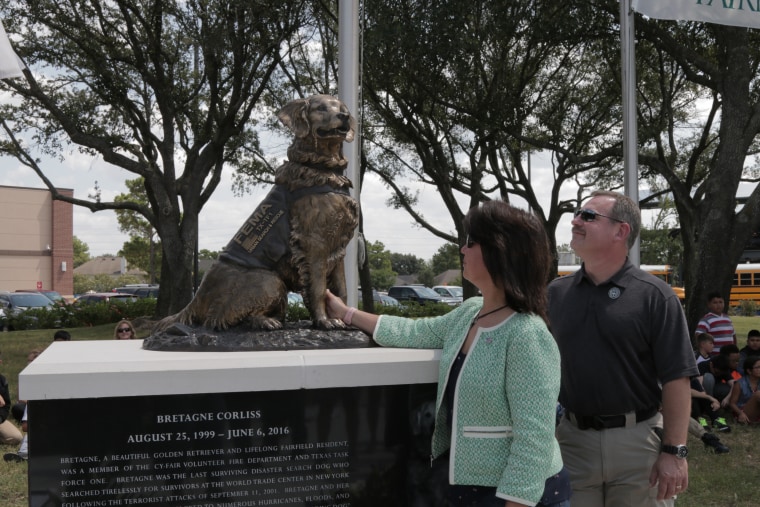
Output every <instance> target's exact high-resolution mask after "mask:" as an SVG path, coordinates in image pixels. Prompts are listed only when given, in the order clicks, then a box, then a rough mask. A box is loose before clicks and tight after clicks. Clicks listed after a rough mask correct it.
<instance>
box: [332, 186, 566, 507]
mask: <svg viewBox="0 0 760 507" xmlns="http://www.w3.org/2000/svg"><path fill="white" fill-rule="evenodd" d="M464 229H465V231H466V232H467V241H466V242H465V245H464V246H463V247H462V248H461V253H462V255H463V262H462V265H463V276H464V278H466V279H467V280H469V281H470V282H472V284H473V285H475V286H476V287H477V288H478V289H480V291H481V293H482V297H472V298H469V299H467V300H466V301H464V302H463V303H462V304H461V306H459V307H457V308H455V309H454V310H452V311H451V312H449V313H447V314H446V315H443V316H440V317H431V318H424V319H408V318H402V317H394V316H390V315H382V316H379V317H378V316H377V315H374V314H370V313H366V312H363V311H359V310H357V309H356V308H348V307H347V306H346V305H345V303H344V302H343V301H342V300H341V299H340V298H338V297H337V296H335V295H333V294H332V293H330V292H329V291H328V292H327V293H326V295H325V299H326V303H327V312H328V315H329V316H330V317H331V318H340V319H342V320H343V322H345V323H346V324H349V325H353V326H355V327H357V328H359V329H361V330H362V331H364V332H366V333H371V334H372V336H373V338H374V340H375V341H376V342H377V343H378V344H380V345H382V346H386V347H388V346H392V347H413V348H437V349H442V352H441V359H440V366H439V371H438V394H437V398H436V412H435V414H436V418H435V429H434V431H433V436H432V455H433V457H434V458H445V456H446V455H448V457H449V488H448V491H447V495H446V496H447V499H448V504H447V505H450V506H455V507H464V506H467V507H470V506H478V507H486V506H488V507H490V506H499V507H504V506H507V507H516V506H525V505H530V506H533V505H539V506H549V505H551V506H567V505H569V496H570V493H571V491H570V484H569V481H568V478H567V473H566V471H565V470H564V468H563V466H562V459H561V457H560V451H559V446H558V445H557V441H556V439H555V437H554V430H555V414H556V404H557V394H558V391H559V379H560V361H559V354H558V351H557V346H556V343H555V342H554V339H553V338H552V336H551V334H550V333H549V331H548V329H547V326H546V281H547V280H548V278H549V272H550V266H551V262H552V261H551V253H550V250H549V243H548V240H547V237H546V233H545V231H544V229H543V226H542V225H541V223H540V222H539V221H538V220H537V219H536V218H535V217H534V216H533V215H531V214H529V213H527V212H526V211H523V210H519V209H517V208H514V207H512V206H510V205H509V204H507V203H506V202H503V201H489V202H485V203H483V204H481V205H479V206H477V207H475V208H472V209H470V210H469V211H468V213H467V216H466V217H465V220H464Z"/></svg>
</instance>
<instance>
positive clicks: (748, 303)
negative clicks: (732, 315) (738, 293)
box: [739, 299, 760, 317]
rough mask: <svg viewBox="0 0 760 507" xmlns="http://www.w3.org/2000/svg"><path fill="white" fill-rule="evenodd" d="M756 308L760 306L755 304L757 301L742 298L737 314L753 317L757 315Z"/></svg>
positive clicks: (759, 308) (758, 308)
mask: <svg viewBox="0 0 760 507" xmlns="http://www.w3.org/2000/svg"><path fill="white" fill-rule="evenodd" d="M758 310H760V306H759V305H758V304H757V301H752V300H751V299H744V300H742V302H741V303H739V315H741V316H742V317H754V316H755V315H757V311H758Z"/></svg>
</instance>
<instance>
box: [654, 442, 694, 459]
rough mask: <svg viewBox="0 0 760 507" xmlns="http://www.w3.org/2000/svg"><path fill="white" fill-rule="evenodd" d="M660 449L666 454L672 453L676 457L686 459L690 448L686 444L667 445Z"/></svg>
mask: <svg viewBox="0 0 760 507" xmlns="http://www.w3.org/2000/svg"><path fill="white" fill-rule="evenodd" d="M660 450H661V451H662V452H664V453H666V454H672V455H673V456H675V457H676V458H681V459H685V458H686V456H688V455H689V448H688V447H686V446H685V445H665V444H663V445H662V447H661V448H660Z"/></svg>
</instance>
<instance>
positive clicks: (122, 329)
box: [113, 319, 136, 340]
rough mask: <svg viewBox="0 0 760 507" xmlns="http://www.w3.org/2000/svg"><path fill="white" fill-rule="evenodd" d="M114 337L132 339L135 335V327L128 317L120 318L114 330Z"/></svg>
mask: <svg viewBox="0 0 760 507" xmlns="http://www.w3.org/2000/svg"><path fill="white" fill-rule="evenodd" d="M113 337H114V339H115V340H132V339H134V338H136V337H135V328H134V327H132V323H131V322H130V321H128V320H126V319H124V320H120V321H119V323H118V324H116V327H115V328H114V330H113Z"/></svg>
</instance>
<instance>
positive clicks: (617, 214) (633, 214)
mask: <svg viewBox="0 0 760 507" xmlns="http://www.w3.org/2000/svg"><path fill="white" fill-rule="evenodd" d="M591 197H612V198H613V199H614V200H615V204H614V205H613V206H612V210H611V211H610V215H612V218H617V219H618V220H622V221H623V222H625V223H627V224H628V225H629V226H630V227H631V234H630V235H629V236H628V249H631V248H633V244H634V243H635V242H636V238H638V237H639V231H641V210H640V209H639V205H638V204H636V202H635V201H634V200H633V199H631V198H630V197H628V196H627V195H624V194H621V193H620V192H612V191H610V190H597V191H595V192H593V193H592V194H591Z"/></svg>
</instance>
